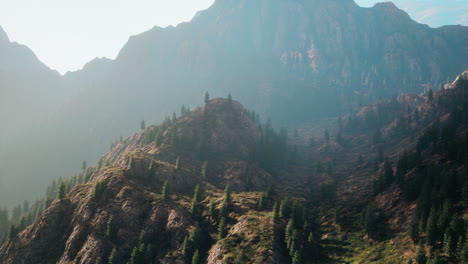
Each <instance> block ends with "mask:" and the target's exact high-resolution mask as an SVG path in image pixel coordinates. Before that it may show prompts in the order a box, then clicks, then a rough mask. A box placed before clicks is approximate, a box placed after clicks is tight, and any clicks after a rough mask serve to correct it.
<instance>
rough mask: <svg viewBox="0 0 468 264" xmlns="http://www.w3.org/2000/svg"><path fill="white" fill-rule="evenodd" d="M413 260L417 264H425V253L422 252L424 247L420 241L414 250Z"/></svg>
mask: <svg viewBox="0 0 468 264" xmlns="http://www.w3.org/2000/svg"><path fill="white" fill-rule="evenodd" d="M415 260H416V263H417V264H426V261H427V258H426V253H425V252H424V247H423V245H422V243H421V242H420V243H419V246H418V250H417V251H416V257H415Z"/></svg>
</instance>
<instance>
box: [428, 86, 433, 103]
mask: <svg viewBox="0 0 468 264" xmlns="http://www.w3.org/2000/svg"><path fill="white" fill-rule="evenodd" d="M427 98H428V99H429V101H432V99H433V98H434V92H433V91H432V89H431V88H429V91H427Z"/></svg>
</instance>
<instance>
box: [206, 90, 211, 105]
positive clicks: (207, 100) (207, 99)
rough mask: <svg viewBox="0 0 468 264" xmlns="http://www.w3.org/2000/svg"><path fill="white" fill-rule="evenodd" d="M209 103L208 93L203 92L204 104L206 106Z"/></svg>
mask: <svg viewBox="0 0 468 264" xmlns="http://www.w3.org/2000/svg"><path fill="white" fill-rule="evenodd" d="M209 102H210V94H209V93H208V92H205V104H208V103H209Z"/></svg>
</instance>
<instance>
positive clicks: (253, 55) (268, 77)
mask: <svg viewBox="0 0 468 264" xmlns="http://www.w3.org/2000/svg"><path fill="white" fill-rule="evenodd" d="M1 36H2V37H1V40H0V42H1V43H2V44H1V45H2V46H1V49H0V54H1V57H2V60H1V61H2V62H1V65H0V66H1V68H0V72H2V73H8V74H6V75H5V76H4V77H2V78H0V83H1V87H2V97H1V98H3V100H4V101H5V102H2V107H3V106H5V110H3V109H2V113H3V114H2V116H1V118H2V119H1V122H2V123H6V124H9V125H8V126H7V128H5V129H3V131H2V136H1V139H2V141H1V142H2V150H1V153H0V157H1V163H0V168H1V171H0V173H1V175H2V177H3V178H2V185H1V186H2V187H1V188H2V189H1V190H0V193H1V197H0V198H1V199H2V200H3V201H6V202H5V203H7V204H9V205H11V203H12V202H13V201H16V202H17V201H18V199H20V198H19V196H18V197H15V193H17V192H16V190H22V191H26V190H33V189H34V190H36V187H33V186H36V185H38V186H43V187H45V185H46V181H44V179H52V178H56V177H58V176H64V175H68V174H69V173H70V172H71V171H73V170H76V171H77V170H78V168H79V167H80V166H79V164H80V162H79V161H80V160H87V161H88V162H92V161H94V160H97V159H98V157H99V156H100V153H103V152H104V151H105V149H106V148H107V147H108V146H109V145H110V144H111V143H112V142H113V141H115V140H117V139H118V138H119V137H121V136H124V137H125V136H128V135H130V134H131V133H133V132H135V131H136V130H137V129H138V127H139V123H140V121H141V120H142V119H144V120H145V121H146V122H147V123H156V122H159V121H161V120H163V119H164V118H165V117H166V116H170V115H172V113H173V112H179V109H180V107H181V105H182V104H185V105H186V106H190V107H192V108H194V107H195V106H196V105H197V104H198V103H199V102H200V101H201V99H202V96H203V94H204V93H205V92H206V91H208V92H209V93H210V94H212V95H214V96H226V95H227V94H228V93H231V94H232V95H233V96H234V97H235V98H236V99H237V100H239V101H241V102H243V103H244V104H245V105H246V107H248V108H252V109H255V111H257V112H258V113H260V115H261V116H262V117H264V118H270V119H271V120H272V121H273V123H274V124H276V125H277V126H281V125H288V126H302V125H303V124H306V123H311V122H314V120H319V119H321V118H324V117H335V116H338V115H343V114H346V113H349V111H350V110H351V109H355V108H356V107H359V106H360V105H363V104H366V103H370V102H374V101H376V100H378V99H379V98H389V97H392V96H396V95H398V94H400V93H401V92H410V93H421V92H423V91H424V90H427V89H429V88H432V89H433V90H437V89H439V87H440V85H441V84H443V83H446V80H447V79H448V78H453V77H455V76H456V75H457V74H458V73H459V72H462V71H463V70H465V69H467V68H468V62H467V61H466V59H464V58H466V57H468V54H467V53H468V48H467V43H468V28H467V27H463V26H446V27H441V28H438V29H433V28H430V27H428V26H426V25H421V24H418V23H416V22H415V21H413V20H412V19H411V18H410V17H409V16H408V15H407V14H406V13H405V12H403V11H402V10H400V9H398V8H397V7H396V6H395V5H393V4H392V3H381V4H376V5H375V6H374V7H373V8H369V9H368V8H361V7H359V6H357V5H356V4H355V3H354V2H353V1H352V0H345V1H338V0H331V1H329V0H328V1H325V0H313V1H299V0H287V1H279V0H274V1H271V0H270V1H266V0H258V1H246V0H240V1H232V0H217V1H215V3H214V4H213V5H212V6H211V7H210V8H209V9H207V10H204V11H201V12H199V13H198V14H197V15H196V16H195V17H194V18H193V19H192V21H190V22H188V23H182V24H180V25H178V26H177V27H167V28H160V27H154V28H152V29H150V30H148V31H147V32H144V33H142V34H140V35H137V36H133V37H131V38H130V39H129V41H128V43H127V44H126V45H125V46H124V47H123V48H122V50H121V52H120V53H119V55H118V57H117V58H116V59H115V60H112V61H111V60H107V59H97V60H94V61H92V62H90V63H89V64H88V65H86V66H85V67H84V69H83V70H81V71H78V72H74V73H68V74H67V75H65V76H60V75H58V74H57V73H56V72H54V71H51V70H50V69H48V68H47V67H46V66H44V65H43V64H42V63H40V62H39V61H38V60H37V58H35V56H34V54H33V53H32V52H31V51H29V50H28V49H27V48H25V47H23V46H21V45H19V44H16V43H11V42H10V41H8V38H7V37H6V34H3V33H2V34H1ZM3 58H5V59H3ZM12 58H14V62H12ZM18 58H24V60H18ZM9 61H10V62H9ZM15 64H16V65H20V66H21V67H20V68H18V67H16V66H15ZM26 69H30V70H28V71H31V72H33V73H34V74H30V73H29V72H28V73H26V72H27V70H26ZM24 82H26V84H25V83H24ZM22 87H24V89H23V88H22ZM16 91H21V92H16ZM51 95H53V96H51ZM3 103H5V104H3ZM44 106H46V107H44ZM12 109H15V110H14V111H15V113H16V112H17V113H18V115H11V114H8V113H9V111H12ZM22 112H23V114H21V113H22ZM23 164H28V166H23ZM75 168H76V169H75ZM30 195H31V197H30V198H28V199H32V198H34V195H37V194H35V193H34V191H32V192H30ZM7 197H8V198H7ZM12 197H14V198H12ZM8 199H10V201H8Z"/></svg>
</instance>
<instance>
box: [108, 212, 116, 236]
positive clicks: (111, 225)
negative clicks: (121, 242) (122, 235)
mask: <svg viewBox="0 0 468 264" xmlns="http://www.w3.org/2000/svg"><path fill="white" fill-rule="evenodd" d="M106 236H107V237H108V238H109V239H111V240H114V239H115V238H116V236H117V223H116V222H115V218H114V216H113V215H111V216H110V217H109V220H107V228H106Z"/></svg>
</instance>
